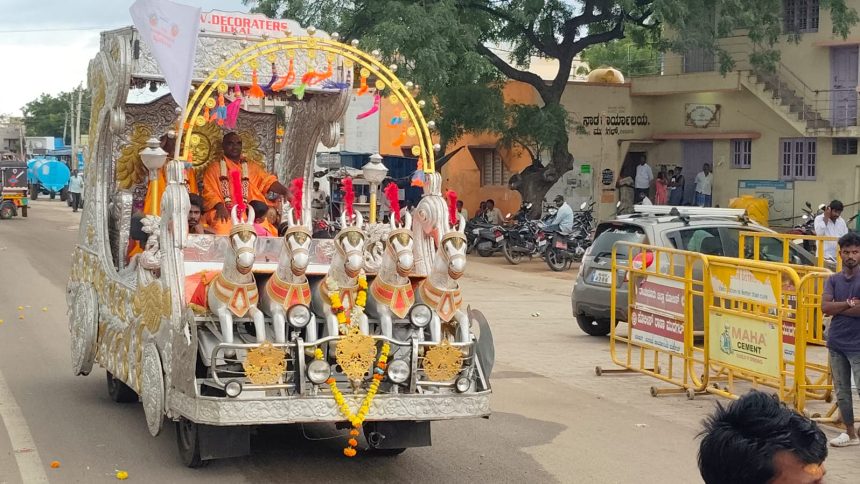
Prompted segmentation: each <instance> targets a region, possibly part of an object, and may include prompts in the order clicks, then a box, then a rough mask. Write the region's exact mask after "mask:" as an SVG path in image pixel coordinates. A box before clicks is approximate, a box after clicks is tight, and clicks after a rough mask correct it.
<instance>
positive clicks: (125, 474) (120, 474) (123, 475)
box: [116, 471, 128, 481]
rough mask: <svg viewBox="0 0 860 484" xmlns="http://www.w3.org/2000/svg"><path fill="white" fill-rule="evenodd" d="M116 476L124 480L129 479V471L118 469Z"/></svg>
mask: <svg viewBox="0 0 860 484" xmlns="http://www.w3.org/2000/svg"><path fill="white" fill-rule="evenodd" d="M116 478H117V479H119V480H121V481H124V480H126V479H128V472H126V471H116Z"/></svg>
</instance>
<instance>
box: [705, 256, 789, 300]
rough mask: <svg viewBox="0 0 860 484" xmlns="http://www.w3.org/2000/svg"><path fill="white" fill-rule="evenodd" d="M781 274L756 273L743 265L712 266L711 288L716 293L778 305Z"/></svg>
mask: <svg viewBox="0 0 860 484" xmlns="http://www.w3.org/2000/svg"><path fill="white" fill-rule="evenodd" d="M779 279H780V278H779V274H776V273H759V274H754V273H753V272H752V271H750V270H749V269H746V268H743V267H730V266H723V265H712V266H711V288H712V290H713V291H714V295H716V296H720V297H729V298H735V299H746V300H749V301H755V302H760V303H764V304H770V305H774V306H775V305H777V300H776V294H777V292H778V291H777V288H778V287H779V286H780V280H779Z"/></svg>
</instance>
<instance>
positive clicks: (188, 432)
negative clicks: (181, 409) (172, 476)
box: [176, 417, 208, 469]
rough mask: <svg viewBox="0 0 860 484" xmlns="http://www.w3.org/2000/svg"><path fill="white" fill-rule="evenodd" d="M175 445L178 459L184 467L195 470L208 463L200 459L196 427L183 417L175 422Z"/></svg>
mask: <svg viewBox="0 0 860 484" xmlns="http://www.w3.org/2000/svg"><path fill="white" fill-rule="evenodd" d="M176 445H177V447H178V448H179V458H180V459H182V463H183V464H185V466H186V467H190V468H192V469H195V468H197V467H203V466H205V465H206V463H207V462H208V461H205V460H203V459H202V458H201V457H200V434H199V432H198V425H197V424H196V423H195V422H192V421H191V420H188V419H187V418H185V417H180V418H179V420H178V421H177V422H176Z"/></svg>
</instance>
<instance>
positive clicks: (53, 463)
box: [51, 460, 60, 469]
mask: <svg viewBox="0 0 860 484" xmlns="http://www.w3.org/2000/svg"><path fill="white" fill-rule="evenodd" d="M58 467H60V461H58V460H52V461H51V469H56V468H58Z"/></svg>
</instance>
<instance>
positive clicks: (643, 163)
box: [633, 154, 654, 200]
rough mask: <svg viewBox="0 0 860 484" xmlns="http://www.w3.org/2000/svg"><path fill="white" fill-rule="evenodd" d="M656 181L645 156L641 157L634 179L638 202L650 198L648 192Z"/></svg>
mask: <svg viewBox="0 0 860 484" xmlns="http://www.w3.org/2000/svg"><path fill="white" fill-rule="evenodd" d="M653 180H654V171H652V170H651V167H650V166H649V165H648V162H647V160H646V159H645V155H644V154H642V155H640V156H639V165H637V166H636V178H634V183H633V188H635V189H636V200H641V199H642V198H643V197H647V196H648V191H649V190H650V189H651V182H652V181H653Z"/></svg>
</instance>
